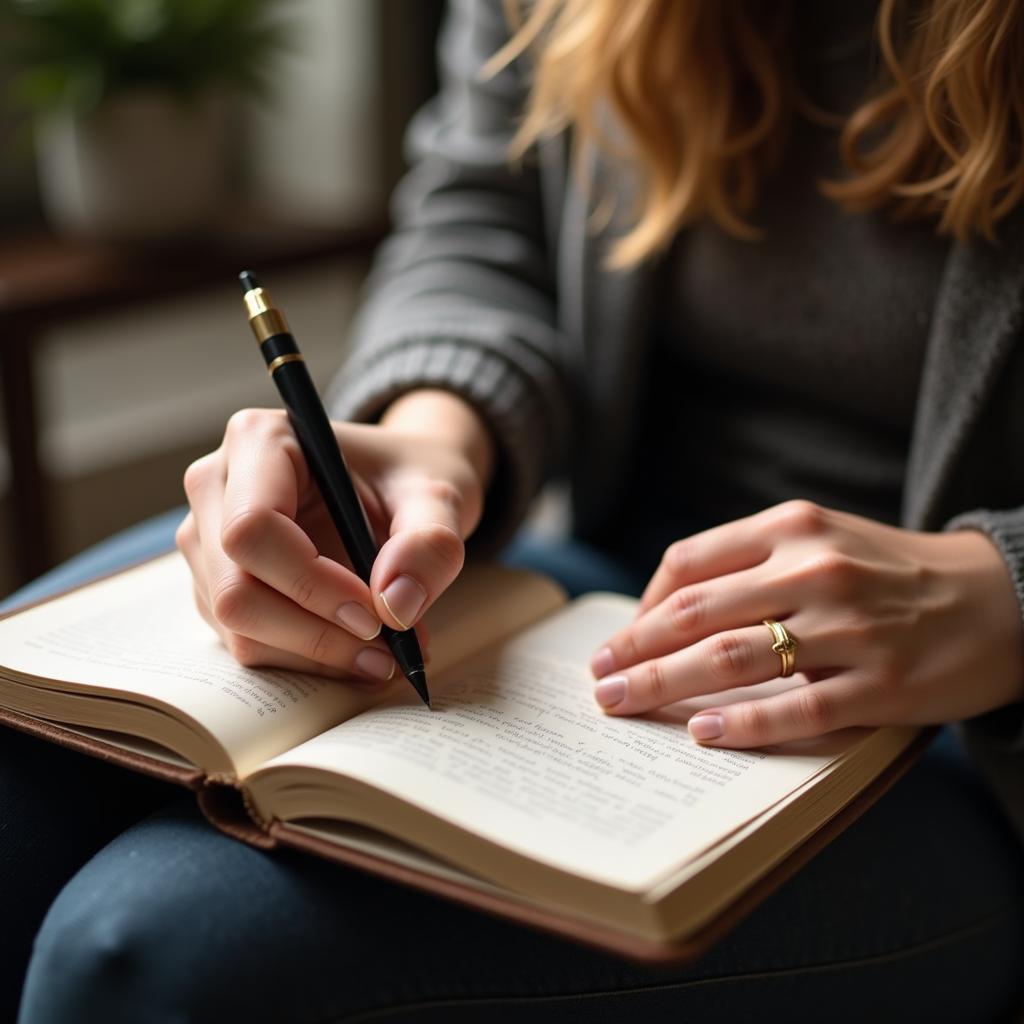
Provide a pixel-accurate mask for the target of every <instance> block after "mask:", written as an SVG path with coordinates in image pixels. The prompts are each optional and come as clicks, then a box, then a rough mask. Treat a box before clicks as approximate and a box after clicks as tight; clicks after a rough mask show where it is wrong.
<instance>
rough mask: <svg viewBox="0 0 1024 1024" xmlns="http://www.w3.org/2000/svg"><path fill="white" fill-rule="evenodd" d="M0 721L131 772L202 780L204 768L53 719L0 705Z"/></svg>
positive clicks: (182, 782) (192, 783)
mask: <svg viewBox="0 0 1024 1024" xmlns="http://www.w3.org/2000/svg"><path fill="white" fill-rule="evenodd" d="M0 723H3V724H4V725H9V726H11V727H12V728H14V729H18V730H20V731H21V732H28V733H31V734H32V735H33V736H39V737H41V738H42V739H44V740H49V741H50V742H51V743H59V744H60V745H61V746H62V747H69V748H70V749H71V750H77V751H79V753H82V754H89V755H90V756H91V757H98V758H99V759H100V760H101V761H109V762H110V763H111V764H119V765H121V766H122V767H123V768H129V769H131V770H132V771H133V772H142V774H143V775H152V776H154V777H155V778H158V779H163V780H164V781H165V782H175V783H177V784H178V785H179V786H185V787H187V788H188V789H196V790H198V789H200V788H202V786H203V784H204V780H205V776H204V775H203V772H201V771H200V770H199V769H198V768H187V767H185V766H184V765H176V764H168V763H167V762H166V761H161V760H159V758H156V757H147V756H146V755H145V754H137V753H136V752H135V751H133V750H125V749H124V748H123V747H119V746H117V745H116V744H114V743H105V742H104V741H103V740H98V739H93V738H92V737H91V736H81V735H79V734H78V733H77V732H71V730H70V729H62V728H61V727H60V726H59V725H54V723H52V722H45V721H42V720H41V719H38V718H30V717H29V716H28V715H21V714H18V712H17V711H8V710H7V709H6V708H3V707H0Z"/></svg>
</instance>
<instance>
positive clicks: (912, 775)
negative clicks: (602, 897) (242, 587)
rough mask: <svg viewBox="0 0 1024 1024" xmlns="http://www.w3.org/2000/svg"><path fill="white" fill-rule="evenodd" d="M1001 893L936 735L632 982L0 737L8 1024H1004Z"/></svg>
mask: <svg viewBox="0 0 1024 1024" xmlns="http://www.w3.org/2000/svg"><path fill="white" fill-rule="evenodd" d="M171 518H173V517H171ZM172 529H173V524H172V523H171V521H170V519H165V520H164V521H162V522H160V523H158V524H157V525H155V526H153V525H150V526H147V527H146V528H145V529H143V530H142V531H141V532H138V531H136V533H134V534H129V535H128V536H127V537H122V538H120V539H119V540H118V541H117V545H116V546H115V548H114V549H113V554H111V551H112V549H111V548H109V547H108V548H105V549H101V550H100V551H99V552H98V553H96V552H94V553H93V554H92V555H90V556H89V557H88V558H87V559H85V560H84V561H79V563H78V564H77V565H76V566H72V567H71V570H70V571H71V572H72V573H73V574H74V575H81V574H83V573H84V574H89V573H92V572H95V571H97V570H100V569H102V568H104V565H103V564H102V562H103V560H104V559H109V558H111V557H113V558H115V560H119V561H124V560H127V559H130V558H132V557H135V556H137V555H140V554H142V553H143V550H144V549H146V548H153V549H155V548H157V547H159V546H161V545H166V544H167V543H168V541H169V539H170V534H171V531H172ZM510 557H511V558H513V559H515V560H516V561H518V562H520V563H523V562H525V563H529V564H532V565H537V566H539V567H541V568H544V569H546V570H547V571H548V572H551V573H553V574H555V575H558V576H561V577H562V578H563V579H566V580H568V581H569V582H570V583H571V585H572V587H573V589H575V590H580V589H588V588H591V589H592V588H594V587H603V588H606V589H607V588H611V587H619V588H634V587H635V586H636V584H637V582H638V581H637V580H636V579H635V577H634V575H633V574H631V573H630V571H629V570H628V569H624V568H623V567H622V566H618V565H615V564H613V563H611V562H609V561H607V560H606V559H605V558H604V556H601V555H600V554H598V553H596V552H592V551H588V550H586V549H583V548H581V547H579V546H576V545H572V544H569V545H561V546H559V547H558V548H557V549H551V548H550V547H547V548H545V547H544V546H543V545H537V544H531V543H529V542H521V543H520V544H518V545H516V546H514V550H513V552H512V553H511V554H510ZM67 575H68V573H67V572H65V573H63V574H62V575H60V576H58V577H57V578H54V577H51V578H49V579H48V580H47V581H45V583H44V584H42V585H45V586H55V585H58V584H60V583H65V582H67V579H66V576H67ZM1022 879H1024V870H1022V858H1021V853H1020V849H1019V847H1018V846H1017V844H1016V842H1015V840H1014V837H1013V836H1012V835H1011V833H1010V832H1009V830H1008V828H1007V827H1006V825H1005V823H1004V822H1003V820H1002V819H1001V817H1000V816H999V814H998V812H997V811H996V809H995V808H994V806H993V804H992V802H991V800H990V798H989V796H988V793H987V792H986V790H985V788H984V786H983V785H982V783H981V782H980V781H979V780H978V778H977V777H976V775H975V774H974V772H973V770H972V768H971V766H970V765H969V764H968V763H967V762H966V760H965V759H964V757H963V755H962V753H961V751H960V749H959V748H958V746H957V745H956V742H955V739H954V737H953V735H952V733H950V732H946V733H944V734H943V735H942V737H941V738H940V740H939V741H938V742H936V743H935V744H933V746H932V748H931V749H930V750H929V751H928V753H927V754H926V755H925V756H924V758H923V759H922V760H921V761H920V762H919V763H918V764H917V765H916V766H915V767H914V768H912V769H911V771H910V772H909V773H908V774H907V776H906V777H905V778H904V779H903V780H901V781H900V782H899V783H897V785H896V786H895V787H894V788H893V790H892V791H891V792H890V793H889V794H888V795H887V796H886V797H885V798H884V799H883V800H882V801H880V803H879V804H878V805H876V806H875V807H874V808H872V809H871V810H870V811H868V812H867V813H866V814H865V815H864V817H863V818H861V819H860V820H859V821H858V822H857V823H856V824H855V825H854V826H853V827H851V828H850V829H849V830H848V831H847V832H846V833H844V834H843V835H842V836H841V837H839V838H838V839H836V840H835V841H834V842H833V843H832V844H831V845H830V846H828V847H827V848H826V849H825V851H824V852H822V853H821V854H820V855H819V856H818V857H817V858H816V859H815V860H814V861H813V862H812V863H811V864H810V865H808V866H807V867H806V868H805V869H804V870H802V871H801V872H800V873H799V874H798V875H797V876H796V877H795V878H794V879H792V880H791V881H790V882H788V883H787V884H786V885H785V886H784V887H783V888H781V889H780V890H779V891H778V892H777V893H776V894H775V895H773V896H771V897H770V898H769V899H768V900H766V901H765V902H764V903H763V904H762V905H761V906H760V907H759V908H758V909H757V910H756V911H755V912H754V913H752V914H751V915H750V916H749V917H748V918H747V919H746V920H745V921H744V922H743V923H742V924H740V925H739V926H738V927H737V928H736V929H735V930H734V931H733V932H732V933H731V934H730V935H729V936H728V937H727V938H725V939H724V940H723V941H722V942H721V943H720V944H719V945H718V946H717V947H716V948H715V949H714V950H713V951H712V952H711V953H709V954H708V955H707V956H706V957H705V958H703V959H702V960H701V961H700V962H698V963H697V964H696V965H693V966H691V967H688V968H685V969H679V968H676V969H669V970H654V969H650V968H647V967H641V966H638V965H635V964H632V963H629V962H626V961H623V960H618V959H616V958H613V957H609V956H605V955H602V954H600V953H597V952H594V951H591V950H588V949H584V948H582V947H578V946H575V945H572V944H569V943H566V942H563V941H560V940H558V939H555V938H552V937H549V936H546V935H543V934H540V933H536V932H533V931H529V930H526V929H524V928H520V927H517V926H515V925H511V924H508V923H506V922H504V921H501V920H497V919H493V918H490V917H487V916H484V915H482V914H478V913H474V912H472V911H470V910H466V909H463V908H460V907H457V906H454V905H450V904H447V903H445V902H442V901H440V900H436V899H434V898H432V897H429V896H426V895H422V894H419V893H416V892H413V891H410V890H406V889H403V888H400V887H398V886H395V885H391V884H389V883H386V882H383V881H378V880H376V879H373V878H370V877H366V876H363V875H361V874H359V873H357V872H355V871H351V870H346V869H343V868H340V867H337V866H334V865H330V864H327V863H324V862H320V861H317V860H316V859H313V858H308V857H304V856H302V855H299V854H292V853H270V854H268V853H264V852H261V851H258V850H254V849H251V848H249V847H247V846H244V845H242V844H240V843H237V842H235V841H233V840H231V839H228V838H226V837H225V836H223V835H221V834H220V833H218V832H216V831H214V830H213V829H212V828H211V827H209V826H208V825H207V824H206V823H205V822H204V821H203V820H202V818H201V817H200V816H199V814H198V813H197V811H196V808H195V804H194V799H193V798H192V797H191V796H188V795H184V794H180V793H179V791H177V790H174V789H172V788H170V787H167V786H164V785H162V784H158V783H155V782H150V781H149V780H146V779H143V778H140V777H136V776H133V775H131V774H130V773H128V772H124V771H121V770H119V769H111V768H108V767H106V766H104V765H102V764H99V763H96V762H93V761H91V760H89V759H87V758H84V757H80V756H78V755H75V754H72V753H70V752H68V751H64V750H59V749H54V748H51V747H49V746H48V745H47V744H44V743H41V742H38V741H35V740H32V739H29V738H27V737H24V736H21V735H18V734H15V733H10V732H7V733H4V734H3V735H2V737H0V921H2V926H0V942H2V943H3V954H4V955H3V957H2V958H0V966H2V969H3V970H4V971H5V972H6V973H5V975H4V977H3V984H4V990H3V998H4V999H5V1000H6V1002H5V1003H4V1004H3V1005H2V1006H0V1014H3V1013H4V1012H6V1013H7V1014H8V1016H10V1015H11V1014H13V1008H14V1005H15V1002H16V999H17V991H18V988H19V986H20V984H21V979H22V974H23V972H24V970H25V964H26V960H27V959H28V954H29V946H30V943H31V941H32V936H33V935H34V934H35V932H36V930H37V929H39V931H38V936H37V937H36V939H35V945H34V950H33V952H32V958H31V963H30V965H29V969H28V974H27V978H26V981H25V994H24V1001H23V1004H22V1008H21V1017H20V1020H21V1021H22V1022H23V1024H30V1022H31V1024H49V1022H60V1024H71V1022H77V1021H89V1022H93V1021H96V1022H99V1021H103V1022H111V1024H113V1022H121V1021H124V1022H129V1021H130V1022H146V1021H184V1020H190V1021H211V1022H213V1021H217V1022H226V1021H233V1020H243V1019H244V1020H249V1021H267V1022H271V1021H272V1022H288V1024H327V1022H333V1021H371V1020H372V1021H385V1020H386V1021H392V1022H425V1024H431V1022H438V1024H441V1022H445V1024H448V1022H456V1024H458V1022H472V1021H488V1022H491V1021H494V1022H504V1021H530V1022H542V1021H559V1022H572V1021H581V1022H582V1021H587V1022H588V1024H592V1022H599V1021H622V1020H626V1019H629V1018H632V1019H635V1020H638V1021H644V1022H648V1024H654V1022H660V1021H672V1022H673V1024H678V1022H693V1021H703V1020H714V1021H717V1022H731V1021H747V1020H750V1021H754V1020H756V1021H758V1022H764V1021H772V1022H775V1021H785V1022H798V1021H808V1022H815V1024H817V1022H821V1021H857V1022H861V1021H865V1020H871V1021H872V1022H875V1024H882V1022H887V1021H901V1022H905V1021H919V1020H920V1021H929V1022H940V1021H951V1022H972V1024H973V1022H981V1021H999V1020H1011V1019H1014V1013H1015V1010H1016V1009H1018V1008H1019V1007H1020V1005H1021V987H1022V980H1021V964H1022V963H1024V941H1022V938H1024V909H1022V908H1024V885H1022ZM47 907H49V910H48V911H47ZM44 914H45V920H43V917H44ZM40 922H42V924H41V928H40ZM4 1019H7V1017H5V1018H4Z"/></svg>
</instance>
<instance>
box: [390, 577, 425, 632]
mask: <svg viewBox="0 0 1024 1024" xmlns="http://www.w3.org/2000/svg"><path fill="white" fill-rule="evenodd" d="M380 599H381V600H382V601H383V602H384V606H385V607H386V608H387V610H388V611H389V612H391V616H392V618H394V620H395V621H396V622H397V623H398V624H399V625H400V626H401V627H402V629H411V628H412V624H413V623H414V622H415V621H416V616H417V615H418V614H419V612H420V609H421V608H422V607H423V604H424V602H425V601H426V600H427V592H426V591H425V590H424V589H423V587H421V586H420V585H419V584H418V583H417V582H416V581H415V580H414V579H413V578H412V577H411V576H398V577H396V578H395V579H393V580H392V581H391V582H390V583H389V584H388V585H387V586H386V587H385V588H384V589H383V590H382V591H381V594H380Z"/></svg>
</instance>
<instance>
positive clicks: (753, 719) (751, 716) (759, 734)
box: [736, 700, 771, 743]
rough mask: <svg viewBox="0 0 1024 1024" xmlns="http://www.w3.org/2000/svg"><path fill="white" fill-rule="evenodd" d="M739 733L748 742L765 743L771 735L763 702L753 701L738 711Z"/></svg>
mask: <svg viewBox="0 0 1024 1024" xmlns="http://www.w3.org/2000/svg"><path fill="white" fill-rule="evenodd" d="M736 712H737V717H738V725H739V732H740V735H742V736H743V737H744V738H745V739H746V740H747V741H748V742H753V743H763V742H766V741H767V740H768V738H769V736H770V735H771V729H770V723H769V722H768V716H767V715H766V714H765V710H764V708H763V707H761V702H760V701H756V700H752V701H749V702H748V703H746V704H743V705H742V706H740V707H738V708H737V709H736Z"/></svg>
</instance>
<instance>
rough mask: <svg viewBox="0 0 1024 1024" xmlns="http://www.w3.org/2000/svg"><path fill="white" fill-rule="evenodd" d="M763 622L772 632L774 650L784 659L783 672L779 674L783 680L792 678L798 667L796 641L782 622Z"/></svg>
mask: <svg viewBox="0 0 1024 1024" xmlns="http://www.w3.org/2000/svg"><path fill="white" fill-rule="evenodd" d="M761 621H762V622H764V624H765V625H766V626H767V627H768V628H769V629H770V630H771V631H772V638H773V639H774V640H775V643H773V644H772V650H773V651H774V652H775V653H776V654H777V655H778V656H779V657H780V658H781V659H782V671H781V672H780V673H779V674H780V675H781V676H782V677H783V678H785V677H786V676H791V675H792V674H793V669H794V668H795V667H796V641H795V640H794V639H793V637H792V635H791V634H790V632H789V630H788V629H786V627H785V626H784V625H783V624H782V623H781V622H776V621H775V620H774V619H762V620H761Z"/></svg>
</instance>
